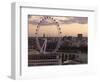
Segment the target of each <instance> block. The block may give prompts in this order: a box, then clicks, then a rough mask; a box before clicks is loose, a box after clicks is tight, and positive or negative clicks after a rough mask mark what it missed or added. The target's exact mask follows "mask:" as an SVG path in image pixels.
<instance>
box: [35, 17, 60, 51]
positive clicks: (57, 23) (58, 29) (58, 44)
mask: <svg viewBox="0 0 100 82" xmlns="http://www.w3.org/2000/svg"><path fill="white" fill-rule="evenodd" d="M47 19H51V20H52V21H53V22H54V23H55V25H56V26H57V27H56V28H57V31H58V35H59V37H58V42H57V46H56V48H55V49H54V50H53V51H52V52H56V51H57V50H58V48H59V46H60V42H61V33H62V32H61V28H60V24H59V22H57V21H56V20H55V19H54V18H53V17H48V16H47V17H44V18H42V19H41V20H40V22H39V23H38V24H37V28H36V33H35V37H36V44H37V47H38V49H39V51H40V49H41V46H40V42H39V39H38V31H39V29H40V24H41V22H42V21H44V20H47Z"/></svg>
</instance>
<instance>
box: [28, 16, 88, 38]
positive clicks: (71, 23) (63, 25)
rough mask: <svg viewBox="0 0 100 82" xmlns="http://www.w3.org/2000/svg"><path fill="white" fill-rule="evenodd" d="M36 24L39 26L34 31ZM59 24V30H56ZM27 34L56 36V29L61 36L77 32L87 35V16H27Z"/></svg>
mask: <svg viewBox="0 0 100 82" xmlns="http://www.w3.org/2000/svg"><path fill="white" fill-rule="evenodd" d="M37 26H39V27H40V28H39V29H38V31H36V29H37ZM58 26H59V28H60V30H57V27H58ZM28 29H29V32H28V36H29V37H34V36H35V33H36V32H37V33H38V36H43V34H45V36H47V37H58V36H59V35H58V31H60V32H61V34H60V35H61V36H77V34H83V36H85V37H87V35H88V17H75V16H64V17H63V16H33V15H29V16H28Z"/></svg>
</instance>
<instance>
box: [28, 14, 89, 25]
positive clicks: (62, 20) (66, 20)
mask: <svg viewBox="0 0 100 82" xmlns="http://www.w3.org/2000/svg"><path fill="white" fill-rule="evenodd" d="M41 18H43V16H29V20H28V21H29V24H33V25H37V24H39V23H40V21H41ZM53 18H54V19H55V20H56V21H57V22H59V24H72V23H78V24H87V23H88V17H73V16H66V17H53ZM40 24H41V25H54V24H55V22H53V21H52V20H44V21H41V23H40Z"/></svg>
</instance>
